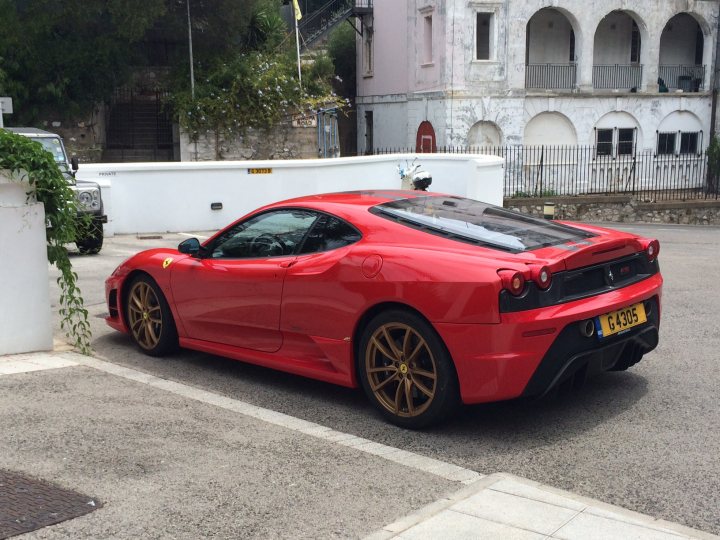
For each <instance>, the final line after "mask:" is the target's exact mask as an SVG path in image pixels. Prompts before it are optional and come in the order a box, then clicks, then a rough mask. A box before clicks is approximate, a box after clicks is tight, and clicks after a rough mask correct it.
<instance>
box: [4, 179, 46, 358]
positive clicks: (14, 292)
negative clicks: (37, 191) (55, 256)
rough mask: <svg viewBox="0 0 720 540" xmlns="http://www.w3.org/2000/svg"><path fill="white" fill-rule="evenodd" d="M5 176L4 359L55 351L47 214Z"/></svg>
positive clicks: (22, 187) (21, 186)
mask: <svg viewBox="0 0 720 540" xmlns="http://www.w3.org/2000/svg"><path fill="white" fill-rule="evenodd" d="M28 189H29V187H28V184H27V183H17V182H15V181H14V180H8V179H7V178H6V177H5V176H4V175H3V174H0V231H2V234H0V254H2V257H0V298H1V299H2V301H0V355H4V354H15V353H25V352H33V351H47V350H51V349H52V347H53V339H52V318H51V313H50V290H49V287H48V262H47V248H46V240H45V211H44V209H43V205H42V204H41V203H36V202H30V203H29V204H28V203H26V199H27V196H26V191H28Z"/></svg>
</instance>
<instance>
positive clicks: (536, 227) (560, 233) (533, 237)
mask: <svg viewBox="0 0 720 540" xmlns="http://www.w3.org/2000/svg"><path fill="white" fill-rule="evenodd" d="M371 212H373V213H374V214H376V215H379V216H382V217H384V218H387V219H392V220H394V221H397V222H398V223H402V224H403V225H407V226H409V227H413V228H415V229H421V230H424V231H427V232H429V233H431V234H437V235H440V236H445V237H448V238H451V239H453V240H458V241H461V242H469V243H472V244H480V245H483V246H487V247H493V248H497V249H501V250H504V251H511V252H513V253H518V252H521V251H530V250H533V249H538V248H541V247H547V246H553V245H557V244H564V243H566V242H570V241H579V240H583V239H585V238H590V237H591V236H593V235H592V234H590V233H586V232H584V231H581V230H578V229H574V228H572V227H568V226H566V225H560V224H559V223H553V222H551V221H546V220H542V219H538V218H534V217H530V216H525V215H523V214H519V213H517V212H511V211H509V210H505V209H503V208H499V207H497V206H493V205H490V204H486V203H482V202H480V201H474V200H472V199H465V198H462V197H418V198H414V199H402V200H399V201H392V202H388V203H384V204H380V205H378V206H375V207H373V208H372V209H371Z"/></svg>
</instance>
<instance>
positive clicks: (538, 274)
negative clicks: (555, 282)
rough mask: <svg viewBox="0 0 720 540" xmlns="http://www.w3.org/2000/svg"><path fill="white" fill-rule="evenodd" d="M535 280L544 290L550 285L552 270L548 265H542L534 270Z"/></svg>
mask: <svg viewBox="0 0 720 540" xmlns="http://www.w3.org/2000/svg"><path fill="white" fill-rule="evenodd" d="M533 280H534V281H535V283H537V286H538V287H540V288H541V289H542V290H545V289H547V288H548V287H550V283H552V272H551V271H550V269H549V268H548V267H547V266H541V267H540V268H537V269H536V270H535V271H534V272H533Z"/></svg>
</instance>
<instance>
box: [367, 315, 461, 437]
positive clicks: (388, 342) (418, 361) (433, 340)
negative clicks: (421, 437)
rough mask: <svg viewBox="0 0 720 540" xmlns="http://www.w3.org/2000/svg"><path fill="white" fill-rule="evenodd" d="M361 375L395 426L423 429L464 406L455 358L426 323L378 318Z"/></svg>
mask: <svg viewBox="0 0 720 540" xmlns="http://www.w3.org/2000/svg"><path fill="white" fill-rule="evenodd" d="M357 363H358V375H359V378H360V382H361V384H362V386H363V389H364V390H365V393H366V394H367V396H368V398H369V399H370V401H371V402H372V403H373V405H374V406H375V407H377V409H378V410H379V411H380V412H381V413H382V414H383V415H384V416H385V418H387V419H388V420H389V421H390V422H392V423H393V424H395V425H398V426H401V427H404V428H410V429H419V428H423V427H427V426H430V425H432V424H434V423H437V422H439V421H441V420H443V419H444V418H446V417H447V416H448V415H449V414H450V413H451V412H452V411H453V410H454V409H455V408H456V407H457V405H458V404H459V401H460V399H459V396H460V392H459V385H458V380H457V373H456V372H455V366H454V365H453V363H452V360H451V358H450V354H449V353H448V351H447V349H446V348H445V345H444V344H443V342H442V340H441V339H440V336H438V334H437V332H436V331H435V329H434V328H433V327H432V326H431V325H430V324H429V323H428V322H427V321H425V320H424V319H423V318H422V317H420V316H419V315H416V314H415V313H412V312H409V311H402V310H390V311H386V312H383V313H381V314H379V315H377V316H376V317H375V318H373V319H372V320H371V321H370V323H369V324H368V325H367V327H366V328H365V330H364V332H363V334H362V338H361V340H360V346H359V349H358V358H357Z"/></svg>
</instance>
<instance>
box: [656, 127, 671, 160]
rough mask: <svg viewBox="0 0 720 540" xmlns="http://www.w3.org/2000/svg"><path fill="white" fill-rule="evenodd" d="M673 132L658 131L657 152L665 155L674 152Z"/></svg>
mask: <svg viewBox="0 0 720 540" xmlns="http://www.w3.org/2000/svg"><path fill="white" fill-rule="evenodd" d="M675 135H676V134H675V133H674V132H671V133H658V141H657V153H658V154H659V155H663V156H667V155H672V154H674V153H675Z"/></svg>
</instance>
